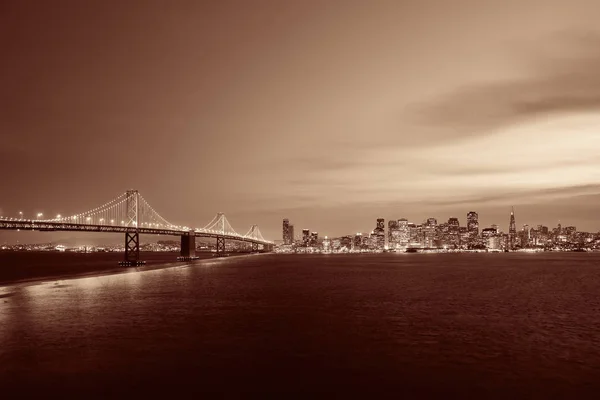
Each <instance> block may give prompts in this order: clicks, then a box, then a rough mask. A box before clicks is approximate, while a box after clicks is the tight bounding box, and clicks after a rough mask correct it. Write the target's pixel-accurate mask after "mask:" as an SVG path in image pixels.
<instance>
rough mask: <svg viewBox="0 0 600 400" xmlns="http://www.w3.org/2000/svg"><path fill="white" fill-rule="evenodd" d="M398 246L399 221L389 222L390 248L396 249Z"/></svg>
mask: <svg viewBox="0 0 600 400" xmlns="http://www.w3.org/2000/svg"><path fill="white" fill-rule="evenodd" d="M397 245H398V221H396V220H393V219H392V220H390V221H388V247H389V248H396V246H397Z"/></svg>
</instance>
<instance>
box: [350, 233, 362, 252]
mask: <svg viewBox="0 0 600 400" xmlns="http://www.w3.org/2000/svg"><path fill="white" fill-rule="evenodd" d="M362 244H363V237H362V233H357V234H356V235H354V241H353V243H352V250H354V251H360V250H361V249H362Z"/></svg>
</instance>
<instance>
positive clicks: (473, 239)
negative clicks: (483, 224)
mask: <svg viewBox="0 0 600 400" xmlns="http://www.w3.org/2000/svg"><path fill="white" fill-rule="evenodd" d="M467 231H468V232H469V237H468V243H469V245H476V244H477V239H478V238H479V214H477V213H476V212H475V211H469V212H468V213H467Z"/></svg>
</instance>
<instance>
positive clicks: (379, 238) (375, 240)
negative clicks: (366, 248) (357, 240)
mask: <svg viewBox="0 0 600 400" xmlns="http://www.w3.org/2000/svg"><path fill="white" fill-rule="evenodd" d="M371 242H372V243H371V245H372V246H373V247H374V249H375V250H383V249H384V247H385V220H384V219H383V218H377V226H376V227H375V229H374V230H373V233H372V234H371Z"/></svg>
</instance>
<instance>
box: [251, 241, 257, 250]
mask: <svg viewBox="0 0 600 400" xmlns="http://www.w3.org/2000/svg"><path fill="white" fill-rule="evenodd" d="M252 252H253V253H258V243H254V242H252Z"/></svg>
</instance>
